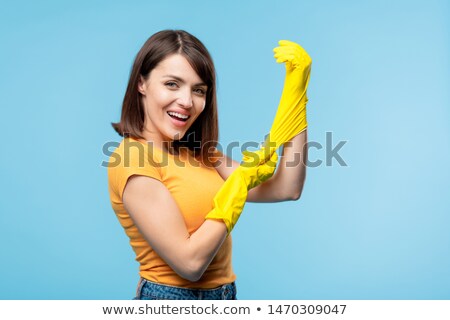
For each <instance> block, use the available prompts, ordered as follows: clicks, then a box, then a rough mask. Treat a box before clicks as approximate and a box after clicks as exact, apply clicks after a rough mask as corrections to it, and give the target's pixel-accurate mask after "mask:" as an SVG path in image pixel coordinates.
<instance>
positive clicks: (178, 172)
mask: <svg viewBox="0 0 450 320" xmlns="http://www.w3.org/2000/svg"><path fill="white" fill-rule="evenodd" d="M132 175H143V176H148V177H151V178H154V179H157V180H159V181H161V182H162V183H163V184H164V185H165V186H166V187H167V189H168V190H169V191H170V193H171V194H172V196H173V198H174V199H175V201H176V203H177V205H178V207H179V209H180V211H181V213H182V215H183V218H184V221H185V223H186V227H187V230H188V232H189V233H190V234H192V233H193V232H195V231H196V230H197V229H198V228H199V227H200V226H201V225H202V223H203V222H204V221H205V216H206V214H207V213H208V212H209V211H211V210H212V208H213V198H214V196H215V195H216V193H217V191H218V190H219V189H220V187H221V186H222V184H223V182H224V180H223V179H222V177H221V176H220V175H219V174H218V172H217V171H216V169H214V168H213V167H211V166H209V167H208V166H206V165H204V164H202V163H200V162H199V161H197V160H196V159H195V158H194V157H193V156H192V155H191V154H190V152H188V151H187V150H182V151H181V152H180V154H179V155H171V154H168V153H166V152H164V151H162V150H160V149H158V148H156V147H151V145H150V144H146V143H143V142H140V141H138V140H135V139H133V138H125V139H123V140H122V142H121V143H120V145H119V146H118V147H117V148H116V149H115V150H114V152H113V153H112V154H111V157H110V159H109V165H108V182H109V194H110V199H111V204H112V208H113V209H114V211H115V213H116V215H117V218H118V219H119V222H120V224H121V225H122V227H123V228H124V230H125V233H126V234H127V235H128V237H129V238H130V244H131V247H132V248H133V250H134V252H135V253H136V261H138V262H139V264H140V276H141V277H143V278H145V279H147V280H150V281H153V282H157V283H162V284H168V285H173V286H179V287H186V288H206V289H209V288H215V287H218V286H221V285H223V284H226V283H231V282H233V281H234V280H235V279H236V275H235V274H234V272H233V269H232V265H231V235H230V236H228V237H227V238H226V240H225V241H224V243H223V244H222V246H221V248H220V249H219V251H218V252H217V254H216V256H215V257H214V259H213V260H212V262H211V264H210V265H209V266H208V268H207V269H206V271H205V273H204V274H203V276H202V277H201V278H200V280H199V281H197V282H191V281H189V280H186V279H184V278H181V277H180V276H179V275H178V274H177V273H175V271H173V270H172V269H171V268H170V267H169V265H168V264H167V263H166V262H164V260H162V259H161V258H160V257H159V255H158V254H157V253H156V252H155V251H154V250H153V249H152V247H151V246H150V245H149V244H148V243H147V241H146V240H145V239H144V237H143V236H142V235H141V234H140V232H139V231H138V229H137V227H136V225H135V224H134V222H133V221H132V220H131V218H130V216H129V215H128V213H127V212H126V210H125V209H124V206H123V202H122V195H123V191H124V189H125V185H126V183H127V180H128V178H129V177H131V176H132Z"/></svg>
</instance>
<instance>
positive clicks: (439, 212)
mask: <svg viewBox="0 0 450 320" xmlns="http://www.w3.org/2000/svg"><path fill="white" fill-rule="evenodd" d="M1 7H2V8H1V10H0V39H1V43H0V46H1V50H0V70H1V77H0V101H1V114H2V116H1V125H2V131H3V132H2V148H1V157H0V168H1V169H0V170H1V171H0V173H1V178H0V197H1V201H0V226H1V232H0V258H1V264H0V298H2V299H130V298H132V297H133V295H134V291H135V287H136V283H137V280H138V265H137V263H136V261H134V255H133V252H132V250H131V248H130V246H129V244H128V239H127V237H126V236H125V233H124V232H123V230H122V228H121V226H120V225H119V223H118V221H117V219H116V217H115V215H114V212H113V211H112V209H111V206H110V203H109V195H108V190H107V175H106V169H105V168H104V167H102V165H101V164H102V162H103V161H106V160H107V156H105V155H104V153H103V151H102V146H103V145H104V144H105V143H106V142H108V141H120V137H119V136H118V135H117V134H116V133H115V132H114V131H113V129H112V127H111V125H110V122H113V121H117V120H119V115H120V107H121V102H122V98H123V94H124V92H125V88H126V84H127V81H128V74H129V71H130V68H131V63H132V61H133V59H134V56H135V54H136V53H137V51H138V50H139V48H140V47H141V45H142V44H143V43H144V42H145V40H146V39H147V38H148V37H149V36H150V35H151V34H153V33H154V32H157V31H159V30H162V29H166V28H171V29H185V30H187V31H189V32H191V33H192V34H194V35H196V36H197V37H198V38H199V39H200V40H202V41H203V42H204V43H205V45H206V46H207V47H208V49H209V50H210V52H211V54H212V56H213V58H214V60H215V63H216V68H217V73H218V79H219V81H218V88H219V92H218V94H219V108H220V129H221V135H220V142H221V144H223V145H226V144H227V143H230V142H232V141H240V142H241V143H242V142H245V141H248V140H253V141H254V140H262V138H263V136H264V134H265V133H267V131H268V129H269V128H270V124H271V122H272V119H273V116H274V114H275V110H276V107H277V105H278V101H279V97H280V94H281V90H282V86H283V79H284V67H283V66H282V65H279V64H277V63H275V60H274V59H273V53H272V49H273V47H275V46H276V45H277V41H278V40H279V39H289V40H292V41H296V42H298V43H300V44H301V45H302V46H303V47H304V48H305V49H306V50H307V51H308V52H309V54H310V55H311V57H312V59H313V69H312V76H311V82H310V87H309V91H308V93H309V94H308V96H309V99H310V102H309V104H308V120H309V129H308V133H309V140H310V141H316V142H318V143H320V144H321V145H323V146H324V149H321V150H314V149H311V150H310V160H312V161H314V160H318V159H321V160H323V161H325V160H326V153H325V145H326V132H332V137H333V142H332V145H333V146H334V145H336V144H337V143H338V142H339V141H347V142H346V144H345V145H344V147H342V149H341V151H340V152H339V154H340V155H341V157H342V158H343V159H344V160H345V162H346V163H347V164H348V166H347V167H343V166H340V165H339V164H338V163H337V162H336V161H335V160H333V163H332V166H327V165H326V164H325V162H324V163H322V165H320V166H318V167H316V168H309V169H308V174H307V182H306V186H305V189H304V192H303V195H302V198H301V199H300V200H299V201H297V202H286V203H277V204H248V205H247V206H246V209H245V213H244V214H243V217H242V219H241V220H240V222H239V224H238V225H237V227H236V229H235V231H234V234H233V237H234V254H233V259H234V268H235V272H236V273H237V275H238V281H237V283H238V298H240V299H450V232H449V226H450V217H449V213H450V199H449V198H450V197H449V190H450V188H449V184H450V183H449V179H450V170H449V163H450V141H449V140H450V139H449V138H450V122H449V120H450V110H449V106H450V103H449V102H450V98H449V90H448V89H449V85H450V72H449V71H450V68H449V57H450V5H449V3H448V2H447V1H435V0H432V1H387V0H383V1H367V2H364V3H362V2H361V1H339V3H337V1H331V0H330V1H287V0H283V1H280V2H279V3H278V4H276V2H275V1H246V2H241V1H226V2H225V1H220V2H219V1H217V2H214V3H213V2H209V1H186V2H184V1H168V2H164V3H162V1H135V2H134V3H133V4H131V3H129V2H126V1H122V2H119V1H72V2H62V1H41V2H37V1H14V2H13V1H9V2H6V1H2V4H1ZM235 156H236V157H237V153H236V154H235Z"/></svg>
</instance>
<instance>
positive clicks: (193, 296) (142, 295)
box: [133, 278, 236, 300]
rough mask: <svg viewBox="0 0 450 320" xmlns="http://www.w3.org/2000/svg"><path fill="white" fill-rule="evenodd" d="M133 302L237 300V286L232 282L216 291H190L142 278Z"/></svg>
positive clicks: (215, 289)
mask: <svg viewBox="0 0 450 320" xmlns="http://www.w3.org/2000/svg"><path fill="white" fill-rule="evenodd" d="M133 300H236V284H235V283H234V282H232V283H228V284H224V285H223V286H220V287H217V288H214V289H189V288H180V287H175V286H170V285H166V284H159V283H155V282H151V281H148V280H147V279H144V278H141V280H140V281H139V285H138V288H137V292H136V297H135V298H134V299H133Z"/></svg>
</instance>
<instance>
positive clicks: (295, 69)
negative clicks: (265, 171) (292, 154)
mask: <svg viewBox="0 0 450 320" xmlns="http://www.w3.org/2000/svg"><path fill="white" fill-rule="evenodd" d="M278 44H279V45H280V46H279V47H276V48H275V49H273V51H274V53H275V54H274V57H275V59H277V62H278V63H283V62H284V63H285V66H286V77H285V80H284V88H283V93H282V94H281V99H280V104H279V105H278V110H277V113H276V115H275V119H274V121H273V123H272V127H271V129H270V133H269V136H268V137H267V139H266V141H265V145H266V146H267V145H270V148H268V150H269V151H270V152H273V150H276V149H278V148H279V147H280V146H281V145H282V144H284V143H286V142H287V141H289V140H291V139H292V138H293V137H295V136H296V135H297V134H299V133H300V132H302V131H303V130H305V129H306V127H307V126H308V123H307V122H306V104H307V102H308V98H307V96H306V89H307V88H308V83H309V75H310V71H311V63H312V60H311V57H310V56H309V55H308V53H307V52H306V51H305V50H304V49H303V48H302V47H301V46H300V45H298V44H297V43H295V42H292V41H288V40H280V41H279V42H278ZM266 150H267V148H266ZM266 156H268V155H267V154H266Z"/></svg>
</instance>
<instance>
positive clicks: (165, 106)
mask: <svg viewBox="0 0 450 320" xmlns="http://www.w3.org/2000/svg"><path fill="white" fill-rule="evenodd" d="M139 92H140V93H141V94H142V101H143V103H144V110H145V126H144V132H143V135H144V137H145V138H146V139H147V140H151V141H153V142H154V143H157V144H159V143H162V142H167V141H172V140H178V139H181V138H182V137H183V136H184V135H185V133H186V131H187V130H188V129H189V127H190V126H191V125H192V124H193V123H194V121H195V120H196V119H197V117H198V116H199V115H200V113H201V112H202V111H203V109H204V108H205V102H206V92H207V85H206V84H204V83H203V81H202V80H201V79H200V77H199V76H198V75H197V73H196V72H195V71H194V69H192V67H191V65H190V64H189V62H188V61H187V60H186V58H184V57H183V56H182V55H180V54H173V55H170V56H168V57H167V58H165V59H164V60H162V61H161V62H160V63H159V64H158V65H157V66H156V67H155V68H154V69H153V70H152V71H151V72H150V75H149V77H148V79H147V80H144V79H143V78H141V81H140V83H139Z"/></svg>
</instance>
